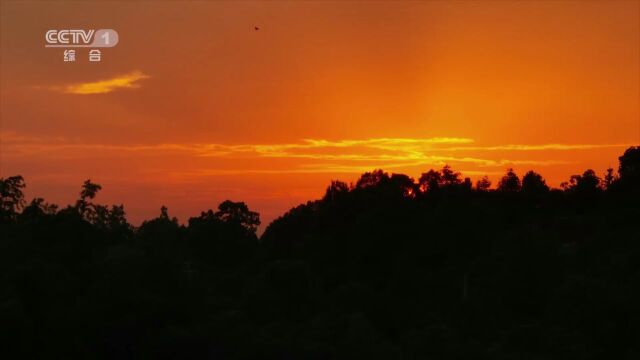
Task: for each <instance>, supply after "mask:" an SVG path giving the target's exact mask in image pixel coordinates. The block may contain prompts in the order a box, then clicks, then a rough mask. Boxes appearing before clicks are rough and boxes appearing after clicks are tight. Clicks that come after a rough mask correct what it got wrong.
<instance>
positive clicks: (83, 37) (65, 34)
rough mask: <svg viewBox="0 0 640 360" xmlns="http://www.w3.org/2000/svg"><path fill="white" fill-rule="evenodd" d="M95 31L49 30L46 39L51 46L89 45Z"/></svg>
mask: <svg viewBox="0 0 640 360" xmlns="http://www.w3.org/2000/svg"><path fill="white" fill-rule="evenodd" d="M95 32H96V31H95V30H88V31H85V30H49V31H47V34H46V38H47V43H49V44H69V40H71V44H74V45H75V44H81V42H80V41H82V44H89V41H91V39H92V38H93V33H95Z"/></svg>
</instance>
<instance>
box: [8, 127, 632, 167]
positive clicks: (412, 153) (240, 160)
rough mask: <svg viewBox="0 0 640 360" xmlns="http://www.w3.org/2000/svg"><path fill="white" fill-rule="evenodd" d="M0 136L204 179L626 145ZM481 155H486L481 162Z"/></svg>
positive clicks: (37, 151) (29, 152)
mask: <svg viewBox="0 0 640 360" xmlns="http://www.w3.org/2000/svg"><path fill="white" fill-rule="evenodd" d="M0 135H1V136H2V143H3V155H4V156H5V157H11V158H17V159H28V158H30V157H33V158H37V157H41V156H45V157H55V158H56V159H80V158H87V159H91V158H109V157H111V156H122V155H123V154H126V156H127V157H131V158H144V159H151V158H169V157H171V158H172V159H173V161H177V162H178V163H179V164H189V163H194V164H195V163H197V164H199V165H197V166H195V167H193V168H192V169H191V170H189V171H188V172H189V173H191V174H204V173H203V172H201V170H202V171H205V170H206V171H205V173H206V174H237V173H267V174H268V173H274V174H276V173H361V172H363V171H368V170H371V169H374V168H381V169H398V168H399V169H407V168H427V167H440V166H443V165H445V164H452V165H454V166H456V167H467V168H468V171H483V172H486V171H485V170H489V171H491V169H495V170H497V169H504V168H505V167H509V166H518V165H521V166H551V165H560V164H569V163H572V161H573V160H571V157H564V158H558V157H556V158H555V159H554V160H549V159H548V157H547V156H542V155H545V154H544V153H542V154H541V157H538V158H536V157H534V158H531V157H527V158H524V159H523V158H520V157H519V156H517V154H520V153H521V152H522V151H538V150H562V151H568V152H571V151H583V150H589V149H599V148H604V147H625V146H628V144H538V145H529V144H515V145H514V144H511V145H488V146H477V145H474V144H473V139H469V138H457V137H434V138H370V139H356V140H354V139H344V140H335V141H332V140H325V139H304V140H301V141H299V142H287V143H276V144H260V143H258V144H223V143H157V144H108V143H106V144H105V143H78V142H72V141H68V140H65V139H62V138H43V137H29V136H24V135H20V134H16V133H10V132H2V133H0ZM461 150H466V151H468V153H461V152H460V151H461ZM483 150H487V151H489V152H488V153H485V154H484V155H481V154H482V152H481V151H483ZM495 150H504V152H501V153H500V155H497V154H495V153H492V151H495ZM134 153H135V154H134ZM547 155H548V154H547ZM503 156H506V158H505V157H503ZM197 159H199V160H197ZM209 159H210V160H209ZM203 164H206V165H203ZM222 164H224V165H222ZM276 165H277V166H276ZM202 166H206V169H200V168H199V167H202ZM179 167H180V168H181V170H180V171H184V170H186V169H184V168H183V166H179ZM187 167H189V166H187ZM474 169H475V170H474ZM167 170H171V169H167ZM192 171H193V172H192ZM487 173H488V172H487Z"/></svg>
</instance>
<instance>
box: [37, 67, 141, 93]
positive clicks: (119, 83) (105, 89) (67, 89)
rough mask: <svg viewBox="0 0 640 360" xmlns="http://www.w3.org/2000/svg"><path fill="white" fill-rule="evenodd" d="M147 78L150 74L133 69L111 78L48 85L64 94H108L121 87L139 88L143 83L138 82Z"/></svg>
mask: <svg viewBox="0 0 640 360" xmlns="http://www.w3.org/2000/svg"><path fill="white" fill-rule="evenodd" d="M147 78H149V76H148V75H145V74H144V73H142V72H141V71H133V72H131V73H129V74H124V75H119V76H116V77H114V78H111V79H105V80H98V81H93V82H85V83H76V84H69V85H62V86H51V87H48V89H50V90H53V91H57V92H61V93H64V94H76V95H91V94H106V93H110V92H113V91H116V90H119V89H136V88H139V87H140V86H141V85H140V84H139V83H138V82H139V81H140V80H143V79H147Z"/></svg>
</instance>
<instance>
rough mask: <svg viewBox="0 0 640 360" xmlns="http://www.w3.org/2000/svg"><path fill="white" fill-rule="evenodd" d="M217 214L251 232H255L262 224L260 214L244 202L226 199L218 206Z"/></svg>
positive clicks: (219, 217) (227, 221) (222, 218)
mask: <svg viewBox="0 0 640 360" xmlns="http://www.w3.org/2000/svg"><path fill="white" fill-rule="evenodd" d="M215 216H216V217H217V218H218V219H220V220H222V221H223V222H226V223H230V224H238V225H240V226H242V227H243V228H244V229H246V230H247V231H249V232H251V233H255V232H256V231H257V230H258V226H259V225H260V215H259V214H258V213H257V212H254V211H250V210H249V207H247V205H246V204H245V203H244V202H233V201H231V200H225V201H224V202H222V203H221V204H220V205H219V206H218V211H217V212H216V214H215Z"/></svg>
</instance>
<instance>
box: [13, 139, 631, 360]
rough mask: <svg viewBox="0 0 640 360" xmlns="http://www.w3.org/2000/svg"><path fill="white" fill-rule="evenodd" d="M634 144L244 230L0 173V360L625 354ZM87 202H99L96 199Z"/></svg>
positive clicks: (371, 190) (404, 182) (401, 182)
mask: <svg viewBox="0 0 640 360" xmlns="http://www.w3.org/2000/svg"><path fill="white" fill-rule="evenodd" d="M639 169H640V147H632V148H630V149H628V150H627V151H626V152H625V153H624V155H623V156H621V157H620V167H619V169H618V174H617V175H615V174H613V171H609V172H608V173H607V174H606V175H605V176H604V177H603V179H602V180H601V179H600V178H599V177H598V176H597V175H596V173H595V172H594V171H592V170H587V171H585V172H584V173H583V174H581V175H574V176H572V177H571V179H570V181H569V182H568V183H566V184H565V185H564V187H563V190H557V189H551V190H550V189H549V188H548V186H547V185H546V183H545V181H544V179H543V178H542V176H541V175H540V174H537V173H534V172H528V173H527V174H525V175H524V176H523V178H522V181H521V180H520V178H519V177H518V176H517V175H516V174H515V173H514V172H513V170H511V169H509V171H508V172H507V174H506V175H505V176H504V177H503V178H502V179H501V181H500V182H499V184H498V187H497V190H491V189H490V185H491V184H490V182H489V181H488V179H487V178H485V179H482V180H480V181H479V182H478V183H477V185H476V187H475V188H472V186H471V181H470V180H469V179H468V178H467V179H464V180H462V179H461V176H460V174H459V173H457V172H455V171H453V170H452V169H451V168H450V167H448V166H445V167H444V168H443V169H442V170H440V171H436V170H430V171H428V172H425V173H424V174H422V176H421V177H420V178H419V180H418V182H417V183H416V182H414V180H413V179H411V178H410V177H408V176H406V175H401V174H391V175H390V174H388V173H385V172H384V171H382V170H376V171H373V172H371V173H366V174H363V175H362V177H361V178H360V179H359V180H358V181H357V182H356V184H355V185H353V186H349V185H347V184H345V183H342V182H339V181H335V182H332V183H331V185H330V186H329V187H328V188H327V191H326V194H325V195H324V197H323V198H322V199H321V200H317V201H311V202H308V203H306V204H303V205H300V206H298V207H296V208H293V209H291V210H290V211H289V212H287V213H286V214H284V215H283V216H282V217H280V218H278V219H277V220H275V221H274V222H272V223H271V224H269V226H268V227H267V228H266V230H265V232H264V234H263V235H262V237H261V238H260V239H258V237H257V236H256V229H257V226H258V225H259V224H260V220H259V215H258V214H257V213H255V212H252V211H251V210H249V208H248V207H247V205H246V204H244V203H242V202H232V201H225V202H223V203H222V204H220V206H219V208H218V211H214V210H208V211H205V212H202V213H201V214H200V215H199V216H197V217H193V218H191V219H189V220H188V222H187V223H186V224H185V225H180V224H179V223H178V220H177V219H176V218H172V217H170V215H169V212H168V210H167V208H166V207H162V209H161V211H160V216H159V217H157V218H155V219H152V220H148V221H145V222H144V223H143V224H142V225H141V226H140V227H137V228H136V227H133V226H131V225H130V224H129V223H128V222H127V220H126V216H125V211H124V207H123V206H122V205H113V206H104V205H99V204H95V203H94V201H95V199H96V195H97V194H98V192H99V190H100V189H101V187H100V185H97V184H94V183H92V182H91V181H89V180H87V181H86V182H85V183H84V185H83V186H82V191H81V193H80V197H79V199H78V201H77V202H76V204H75V205H74V206H69V207H67V208H63V209H58V207H57V206H55V205H51V204H48V203H46V202H45V201H44V200H43V199H34V200H33V201H31V202H30V203H29V204H28V205H27V202H26V201H25V199H24V195H23V192H22V190H23V188H24V186H25V184H24V181H23V179H22V177H20V176H13V177H9V178H6V179H0V195H1V196H2V198H1V201H2V203H1V204H0V205H1V206H0V230H1V235H2V237H1V240H0V267H1V271H0V324H1V325H2V326H0V339H2V341H1V342H0V343H1V344H2V350H0V351H3V352H6V353H7V354H11V353H12V354H13V355H7V356H3V358H7V359H9V358H54V359H69V358H85V359H87V358H90V359H96V358H97V359H101V358H104V359H149V358H153V359H156V358H163V359H173V358H175V359H189V358H193V359H245V358H256V359H257V358H259V359H270V358H273V359H303V358H304V359H306V358H310V359H341V358H344V359H354V358H381V359H637V358H640V342H639V341H638V339H640V310H639V309H640V307H639V306H638V304H640V226H639V224H640V222H639V219H640V192H639V191H638V189H639V188H640V170H639ZM98 197H99V196H98Z"/></svg>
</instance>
